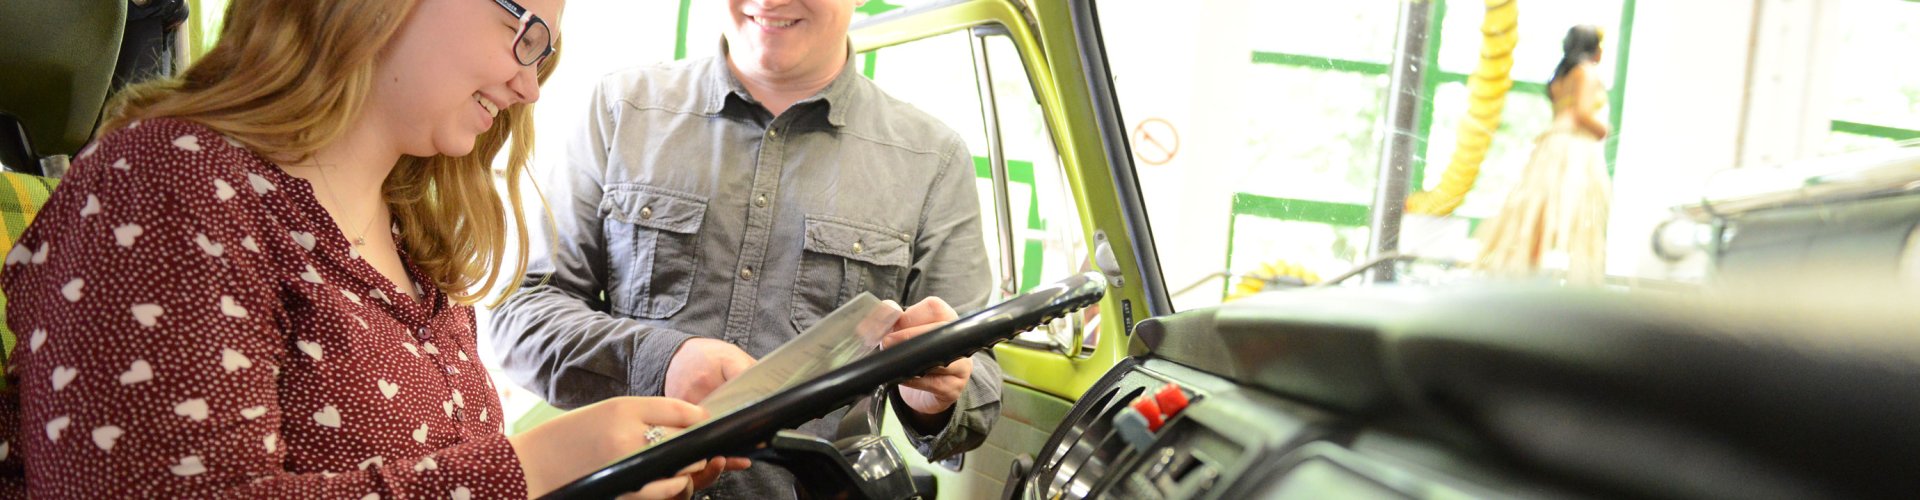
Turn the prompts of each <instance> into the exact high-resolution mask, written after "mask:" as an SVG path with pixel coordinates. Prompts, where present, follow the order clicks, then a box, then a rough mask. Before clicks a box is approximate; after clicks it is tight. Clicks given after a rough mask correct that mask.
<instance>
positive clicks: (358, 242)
mask: <svg viewBox="0 0 1920 500" xmlns="http://www.w3.org/2000/svg"><path fill="white" fill-rule="evenodd" d="M353 246H356V247H364V246H367V237H365V236H362V237H359V238H354V239H353Z"/></svg>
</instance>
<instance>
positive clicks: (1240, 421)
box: [1007, 287, 1920, 499]
mask: <svg viewBox="0 0 1920 500" xmlns="http://www.w3.org/2000/svg"><path fill="white" fill-rule="evenodd" d="M1845 298H1846V299H1848V300H1850V301H1853V302H1854V304H1853V305H1854V306H1856V307H1845V306H1839V305H1832V304H1829V303H1827V302H1822V301H1819V300H1810V299H1795V300H1792V301H1768V300H1761V299H1752V300H1749V299H1744V298H1743V299H1738V300H1735V299H1731V298H1729V297H1721V296H1696V295H1691V294H1674V293H1660V294H1654V293H1621V292H1617V291H1616V292H1606V291H1569V290H1565V289H1548V288H1538V289H1534V288H1515V289H1490V290H1448V291H1446V292H1444V293H1441V292H1438V291H1435V290H1420V289H1411V288H1407V289H1396V288H1390V287H1388V288H1375V289H1337V290H1336V289H1327V290H1308V291H1299V292H1283V293H1275V294H1267V296H1266V297H1265V298H1262V299H1258V300H1255V301H1253V302H1249V303H1234V304H1229V305H1227V306H1222V307H1218V308H1212V309H1206V310H1198V311H1189V312H1182V313H1178V314H1174V315H1169V316H1165V317H1161V318H1155V319H1151V320H1147V321H1144V322H1142V323H1141V324H1140V325H1139V327H1138V328H1136V330H1135V332H1134V338H1132V339H1131V342H1132V344H1133V349H1134V354H1135V355H1134V356H1133V357H1131V358H1129V359H1128V360H1126V361H1125V362H1123V363H1122V364H1120V365H1119V366H1116V367H1115V368H1114V369H1113V370H1112V371H1110V372H1109V373H1108V374H1107V375H1106V377H1104V378H1103V379H1102V380H1101V381H1099V382H1098V383H1097V384H1096V385H1095V386H1093V388H1092V389H1090V390H1089V391H1087V392H1086V394H1085V395H1084V396H1083V397H1082V398H1081V399H1080V401H1079V403H1077V404H1076V405H1075V407H1074V408H1073V410H1072V411H1071V412H1070V413H1069V414H1068V416H1067V418H1066V419H1065V421H1064V422H1063V423H1062V424H1061V425H1060V426H1059V427H1058V428H1056V429H1055V430H1054V432H1053V434H1052V435H1051V436H1050V438H1049V439H1048V441H1047V443H1046V445H1045V446H1044V447H1043V448H1041V452H1040V453H1039V455H1038V456H1035V457H1032V464H1031V465H1030V466H1027V467H1017V468H1016V469H1015V470H1014V471H1013V472H1012V473H1011V474H1010V477H1009V480H1008V488H1007V493H1008V494H1009V496H1010V497H1012V498H1018V499H1055V498H1066V499H1077V498H1283V499H1289V498H1588V497H1601V498H1615V497H1646V498H1876V497H1894V498H1912V497H1914V496H1916V494H1917V493H1920V478H1916V477H1914V476H1916V475H1913V474H1910V473H1908V472H1907V471H1905V470H1903V468H1904V467H1906V465H1910V464H1913V463H1920V462H1917V461H1916V460H1920V433H1916V432H1915V431H1913V430H1911V427H1912V426H1911V425H1910V423H1911V422H1912V421H1913V420H1911V419H1912V418H1916V417H1920V384H1913V383H1911V382H1912V381H1913V380H1920V379H1916V378H1915V377H1916V376H1920V356H1916V355H1915V354H1917V353H1920V338H1916V337H1920V335H1914V334H1917V333H1920V327H1916V326H1915V325H1920V316H1917V315H1916V313H1915V312H1913V311H1903V310H1902V309H1910V308H1887V307H1865V306H1862V304H1859V303H1858V302H1859V301H1860V300H1864V299H1861V298H1859V297H1853V296H1847V297H1845ZM1862 311H1870V312H1866V313H1863V312H1862ZM1175 393H1177V395H1176V394H1175ZM1176 396H1177V397H1176ZM1170 400H1171V401H1173V404H1166V403H1167V402H1168V401H1170ZM1156 402H1158V403H1160V404H1158V405H1157V406H1160V407H1162V408H1155V406H1156V404H1155V403H1156ZM1143 420H1144V421H1146V425H1143V424H1142V421H1143ZM1903 464H1906V465H1903Z"/></svg>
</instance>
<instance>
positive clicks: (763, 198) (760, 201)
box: [753, 194, 767, 208]
mask: <svg viewBox="0 0 1920 500" xmlns="http://www.w3.org/2000/svg"><path fill="white" fill-rule="evenodd" d="M753 206H756V207H760V208H766V207H767V195H764V194H763V195H760V196H757V197H754V199H753Z"/></svg>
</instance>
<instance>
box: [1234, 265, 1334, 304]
mask: <svg viewBox="0 0 1920 500" xmlns="http://www.w3.org/2000/svg"><path fill="white" fill-rule="evenodd" d="M1294 281H1298V282H1299V285H1303V286H1313V285H1318V284H1320V275H1319V274H1317V273H1314V272H1313V271H1309V270H1307V268H1305V267H1300V265H1299V264H1291V263H1288V262H1287V261H1284V260H1276V261H1273V262H1269V263H1265V264H1261V265H1260V268H1259V269H1255V270H1253V272H1250V273H1247V274H1243V275H1240V283H1239V284H1236V285H1234V287H1233V293H1232V294H1229V295H1227V300H1229V301H1232V300H1239V299H1242V298H1245V297H1247V296H1249V295H1253V294H1256V293H1260V292H1262V291H1265V290H1266V289H1267V284H1269V283H1280V282H1285V283H1289V284H1291V282H1294Z"/></svg>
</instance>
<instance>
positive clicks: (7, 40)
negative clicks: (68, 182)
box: [0, 0, 127, 172]
mask: <svg viewBox="0 0 1920 500" xmlns="http://www.w3.org/2000/svg"><path fill="white" fill-rule="evenodd" d="M126 23H127V1H126V0H59V1H29V2H8V3H7V13H6V15H3V16H0V113H5V114H9V115H13V117H15V118H17V119H18V126H17V127H15V128H13V130H0V150H9V149H11V150H14V151H22V150H24V151H26V152H27V153H28V154H29V155H30V156H32V158H31V159H29V160H27V161H29V162H31V163H32V164H30V165H14V164H13V163H15V162H17V161H21V160H18V159H9V160H7V162H8V165H7V166H8V167H10V168H12V169H14V170H16V171H22V172H39V165H38V159H39V157H43V156H49V155H68V156H72V155H73V154H75V153H77V152H79V151H80V148H81V147H83V146H85V145H86V143H87V141H88V140H89V139H90V138H91V137H93V132H94V128H95V127H97V126H98V125H99V122H100V110H101V108H102V107H103V106H104V105H105V104H106V100H107V93H108V88H109V85H110V84H111V83H112V81H113V71H114V66H115V64H116V61H117V60H118V59H119V54H120V41H121V37H122V34H123V33H124V32H125V31H126ZM22 132H24V134H23V133H22ZM22 135H24V136H25V138H26V139H28V140H29V141H30V144H25V145H21V144H18V143H19V142H21V136H22ZM9 156H12V155H9Z"/></svg>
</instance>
